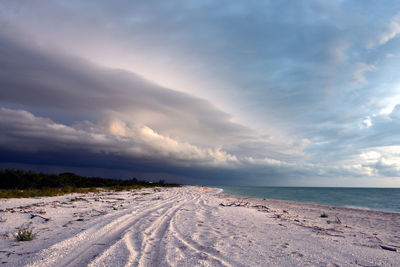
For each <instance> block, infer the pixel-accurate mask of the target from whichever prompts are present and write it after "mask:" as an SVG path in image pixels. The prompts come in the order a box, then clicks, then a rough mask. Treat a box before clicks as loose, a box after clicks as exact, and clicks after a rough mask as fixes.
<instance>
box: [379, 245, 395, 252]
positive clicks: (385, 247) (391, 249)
mask: <svg viewBox="0 0 400 267" xmlns="http://www.w3.org/2000/svg"><path fill="white" fill-rule="evenodd" d="M379 246H380V247H381V248H382V249H385V250H389V251H394V252H396V251H397V248H392V247H388V246H384V245H379Z"/></svg>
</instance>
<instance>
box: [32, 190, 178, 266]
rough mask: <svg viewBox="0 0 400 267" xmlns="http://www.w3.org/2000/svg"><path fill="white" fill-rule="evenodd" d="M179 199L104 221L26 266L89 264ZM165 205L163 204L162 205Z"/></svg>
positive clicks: (43, 251) (47, 251)
mask: <svg viewBox="0 0 400 267" xmlns="http://www.w3.org/2000/svg"><path fill="white" fill-rule="evenodd" d="M180 198H181V196H180V195H177V194H175V195H173V196H172V197H170V198H169V199H167V200H162V201H160V203H158V204H156V205H155V206H153V207H152V208H148V206H150V205H151V204H153V205H154V204H155V203H154V202H153V203H151V204H149V205H146V206H145V207H143V208H140V210H138V209H134V210H133V211H132V210H129V211H124V213H123V215H122V216H120V217H119V218H117V219H114V218H115V216H113V217H112V218H108V219H107V220H106V221H105V222H103V221H100V222H99V223H98V224H94V225H91V226H90V228H88V229H87V230H85V231H83V232H81V233H79V234H77V235H76V236H74V237H72V238H69V239H66V240H63V241H61V242H58V243H56V244H54V245H52V246H51V247H49V248H47V249H44V250H42V251H41V252H39V254H38V255H37V256H36V257H35V258H36V259H37V258H39V260H37V261H35V262H33V263H31V264H29V266H83V265H87V264H88V263H90V261H92V260H93V259H94V258H96V256H97V255H98V254H100V253H101V252H102V251H104V250H105V249H107V248H108V247H110V246H112V245H113V244H114V243H115V242H117V241H118V240H119V239H120V237H121V235H122V233H123V232H125V231H126V230H127V229H129V228H130V227H132V225H134V224H135V223H136V222H137V221H139V220H140V219H141V218H143V217H146V216H147V215H149V214H151V213H152V212H154V211H156V210H158V209H160V208H163V207H165V206H168V205H169V204H171V203H175V202H176V201H177V200H178V199H180ZM166 201H167V202H166Z"/></svg>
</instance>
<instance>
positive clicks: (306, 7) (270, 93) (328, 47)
mask: <svg viewBox="0 0 400 267" xmlns="http://www.w3.org/2000/svg"><path fill="white" fill-rule="evenodd" d="M398 5H399V4H398V3H397V2H395V1H383V2H382V3H380V4H379V6H378V4H376V3H372V2H371V3H370V2H368V3H363V5H361V4H360V3H358V2H357V1H354V2H353V1H329V2H326V1H318V0H316V1H310V2H304V3H303V2H296V3H294V2H293V1H280V2H275V1H243V2H241V1H239V2H235V3H232V2H231V1H203V2H201V3H199V2H198V1H185V3H182V2H180V1H168V2H162V1H145V2H130V1H129V2H128V1H115V2H113V4H110V3H109V2H107V1H97V2H96V4H93V3H91V2H89V1H87V2H86V1H61V0H60V1H51V2H28V1H11V2H3V3H0V17H2V19H1V20H0V26H2V27H1V30H0V88H2V89H1V90H0V108H1V109H0V150H1V151H2V153H1V154H2V156H1V163H2V164H3V165H4V164H30V166H31V165H43V166H45V165H46V166H48V165H53V166H64V167H68V166H70V167H71V168H72V167H74V168H78V167H79V168H86V169H87V170H90V169H93V170H94V169H96V168H104V166H107V168H108V169H113V170H115V171H116V173H117V171H123V172H124V173H125V174H124V175H125V176H129V175H130V173H132V174H133V173H140V174H142V175H144V176H145V175H146V174H149V175H150V174H152V175H153V174H158V175H165V176H166V177H169V179H177V180H179V181H180V182H185V181H186V182H190V183H214V184H222V183H227V184H229V183H232V182H233V181H234V183H236V184H265V185H269V184H282V185H285V184H290V185H298V184H304V185H336V186H340V185H348V186H352V185H363V184H364V185H366V186H367V185H375V186H400V180H399V178H398V177H399V170H400V165H399V164H398V162H399V158H398V154H399V153H397V152H396V151H398V150H397V149H398V144H399V141H400V140H398V139H399V138H398V134H397V133H398V130H399V116H398V106H397V105H398V104H399V102H400V92H399V88H400V78H398V75H397V72H396V70H397V69H398V66H399V63H400V61H399V57H398V51H399V47H400V39H399V32H400V30H399V28H400V27H399V17H400V15H399V13H396V10H398V9H396V7H397V6H398ZM398 7H400V6H398ZM65 155H68V157H69V159H65ZM107 168H106V169H107Z"/></svg>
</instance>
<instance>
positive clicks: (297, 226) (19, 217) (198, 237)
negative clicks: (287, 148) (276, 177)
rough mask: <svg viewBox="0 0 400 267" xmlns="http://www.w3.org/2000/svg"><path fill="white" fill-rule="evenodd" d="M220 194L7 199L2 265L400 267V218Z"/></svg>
mask: <svg viewBox="0 0 400 267" xmlns="http://www.w3.org/2000/svg"><path fill="white" fill-rule="evenodd" d="M212 191H213V190H209V189H205V188H200V187H182V188H168V189H165V188H162V189H159V188H155V189H144V190H140V191H130V192H126V191H125V192H103V193H100V194H84V195H83V194H72V195H65V196H60V197H45V198H32V199H9V200H0V263H3V264H4V265H6V266H400V252H399V251H400V213H388V212H378V211H369V210H359V209H349V208H341V207H331V206H325V205H316V204H305V203H296V202H286V201H278V200H260V199H247V198H236V197H229V196H224V195H215V194H212ZM322 213H326V214H327V215H328V218H321V217H320V215H321V214H322ZM32 215H34V217H33V218H32ZM35 215H39V216H35ZM47 219H48V220H47ZM24 226H29V227H31V228H33V232H34V233H37V236H36V238H35V239H34V240H32V241H25V242H17V241H15V239H14V237H13V233H15V232H16V231H17V228H19V227H24Z"/></svg>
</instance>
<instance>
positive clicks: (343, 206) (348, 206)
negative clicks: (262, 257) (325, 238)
mask: <svg viewBox="0 0 400 267" xmlns="http://www.w3.org/2000/svg"><path fill="white" fill-rule="evenodd" d="M209 188H212V189H213V190H214V191H215V190H218V193H214V194H219V195H225V196H227V197H229V196H231V197H237V198H249V199H259V200H271V201H272V200H277V201H283V202H288V203H299V204H314V205H322V206H329V207H336V208H346V209H353V210H366V211H379V212H385V213H396V214H400V211H396V210H390V209H387V210H383V209H378V208H371V207H363V206H356V205H335V204H327V203H318V202H307V201H297V200H285V199H277V198H268V197H254V196H246V195H240V194H237V195H236V194H235V193H229V192H228V193H226V191H225V190H224V189H223V188H220V187H209ZM338 188H340V187H338ZM385 189H386V188H385ZM210 190H211V189H210Z"/></svg>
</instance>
